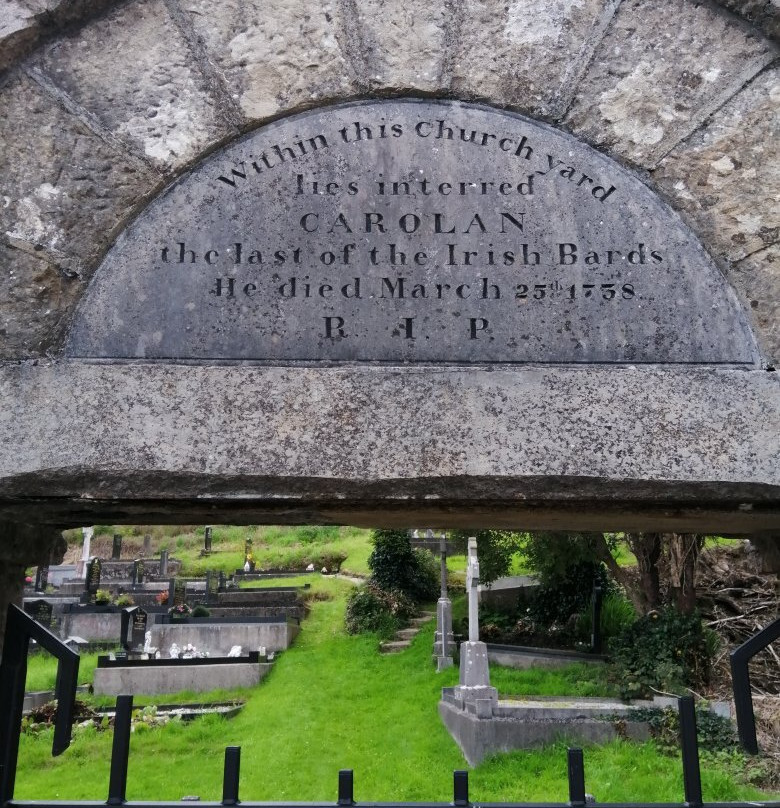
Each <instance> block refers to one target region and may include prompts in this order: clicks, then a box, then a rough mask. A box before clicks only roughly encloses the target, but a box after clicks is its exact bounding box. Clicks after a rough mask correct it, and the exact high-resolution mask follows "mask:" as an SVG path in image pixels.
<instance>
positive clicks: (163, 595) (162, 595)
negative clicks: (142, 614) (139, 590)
mask: <svg viewBox="0 0 780 808" xmlns="http://www.w3.org/2000/svg"><path fill="white" fill-rule="evenodd" d="M154 600H155V602H156V603H157V605H158V606H165V604H166V603H167V602H168V592H167V591H165V592H158V593H157V594H156V595H155V596H154Z"/></svg>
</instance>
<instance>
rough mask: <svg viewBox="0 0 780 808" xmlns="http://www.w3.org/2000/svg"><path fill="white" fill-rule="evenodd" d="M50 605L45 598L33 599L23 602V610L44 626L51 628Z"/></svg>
mask: <svg viewBox="0 0 780 808" xmlns="http://www.w3.org/2000/svg"><path fill="white" fill-rule="evenodd" d="M52 610H53V609H52V605H51V603H49V602H48V601H45V600H33V601H30V602H29V603H25V604H24V611H25V612H26V613H27V614H29V615H30V617H32V619H33V620H35V622H36V623H40V624H41V625H42V626H45V627H46V628H51V624H52Z"/></svg>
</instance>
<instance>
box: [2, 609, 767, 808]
mask: <svg viewBox="0 0 780 808" xmlns="http://www.w3.org/2000/svg"><path fill="white" fill-rule="evenodd" d="M30 638H34V639H36V640H37V641H38V642H39V643H40V644H41V645H42V646H43V647H44V648H45V649H46V650H48V651H49V652H50V653H52V654H54V655H55V656H56V657H57V659H58V660H59V667H58V676H57V688H56V694H57V698H58V710H57V723H56V728H55V735H54V744H53V748H52V753H53V754H55V755H56V754H59V753H61V752H63V751H64V750H65V749H66V748H67V747H68V744H69V743H70V727H71V722H72V716H73V708H74V701H75V693H76V680H77V676H78V655H77V654H75V653H74V652H72V651H70V649H68V648H67V647H66V646H65V645H63V644H62V643H61V642H60V641H59V640H58V639H57V638H56V637H55V636H54V635H53V634H51V633H50V632H48V631H47V630H46V629H44V628H43V627H42V626H40V625H39V624H37V623H36V622H35V621H34V620H32V618H30V617H29V616H28V615H26V614H25V613H24V612H22V611H21V610H20V609H18V608H17V607H15V606H12V607H10V609H9V614H8V622H7V628H6V635H5V648H4V652H3V660H2V663H1V664H0V712H2V722H1V723H0V761H1V765H2V767H3V768H2V773H1V774H2V777H1V779H0V788H2V791H0V808H28V807H29V808H44V807H45V806H52V807H53V808H55V807H56V808H96V807H97V806H100V805H109V806H126V808H181V802H164V801H152V802H148V801H146V802H129V801H127V798H126V795H127V770H128V759H129V755H130V733H131V730H132V712H133V697H132V696H119V697H117V701H116V715H115V718H114V738H113V746H112V750H111V770H110V775H109V784H108V796H107V798H106V800H105V801H101V800H94V801H86V800H58V801H51V800H46V801H39V800H14V798H13V793H14V781H15V774H16V763H17V757H18V752H19V739H20V725H21V717H22V706H23V701H24V682H25V674H26V669H27V646H28V644H29V640H30ZM679 712H680V728H681V753H682V769H683V783H682V791H683V800H682V801H681V802H677V803H653V802H635V803H628V802H623V803H599V802H598V801H596V800H593V799H592V798H590V797H589V796H588V795H587V792H586V787H585V760H584V755H583V751H582V749H569V750H568V752H567V764H568V790H569V799H568V801H566V802H547V803H497V802H481V801H472V799H471V797H470V795H469V780H468V772H467V771H456V772H454V774H453V792H452V800H451V801H450V802H440V803H433V802H431V803H428V802H426V803H401V802H390V803H376V802H362V803H358V802H356V801H355V797H354V782H353V774H352V771H351V770H348V769H347V770H342V771H340V772H339V774H338V795H337V798H336V801H335V802H329V801H325V802H309V803H300V802H298V803H291V802H248V801H243V800H241V799H240V797H239V780H240V770H241V748H240V747H238V746H228V747H227V748H226V749H225V762H224V769H223V780H222V800H221V801H216V802H206V801H200V802H199V805H200V806H201V808H221V806H235V805H238V804H239V803H240V804H241V805H242V806H245V807H246V808H302V806H306V808H337V807H338V806H342V808H343V807H344V806H355V808H381V807H382V806H385V807H387V808H389V806H398V808H452V806H456V807H457V808H463V807H464V806H472V805H473V806H479V808H584V806H586V805H588V806H592V808H780V801H770V802H708V803H705V802H704V801H703V795H702V785H701V773H700V772H701V770H700V766H699V748H698V741H697V730H696V711H695V706H694V702H693V698H692V697H690V696H685V697H683V698H681V699H679Z"/></svg>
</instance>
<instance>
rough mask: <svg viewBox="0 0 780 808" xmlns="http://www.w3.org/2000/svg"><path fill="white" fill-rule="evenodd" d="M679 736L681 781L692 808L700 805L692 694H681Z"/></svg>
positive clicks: (699, 770)
mask: <svg viewBox="0 0 780 808" xmlns="http://www.w3.org/2000/svg"><path fill="white" fill-rule="evenodd" d="M678 709H679V711H680V736H681V745H682V765H683V783H684V787H685V802H686V804H687V805H690V806H692V808H694V807H695V808H698V806H701V805H702V802H703V797H702V793H701V769H700V767H699V739H698V738H697V736H696V707H695V705H694V703H693V696H681V697H680V699H679V701H678Z"/></svg>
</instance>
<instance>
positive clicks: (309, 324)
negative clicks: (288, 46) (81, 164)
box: [67, 100, 758, 364]
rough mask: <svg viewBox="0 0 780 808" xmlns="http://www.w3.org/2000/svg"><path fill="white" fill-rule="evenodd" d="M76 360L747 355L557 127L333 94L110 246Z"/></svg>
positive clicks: (639, 207)
mask: <svg viewBox="0 0 780 808" xmlns="http://www.w3.org/2000/svg"><path fill="white" fill-rule="evenodd" d="M67 353H68V355H70V356H74V357H95V358H146V359H185V360H266V361H272V362H279V361H282V362H285V361H296V360H297V361H303V362H323V361H324V362H328V361H366V362H391V363H399V362H426V363H431V362H432V363H439V362H451V363H459V364H462V363H492V362H496V363H527V362H554V363H621V362H623V363H626V362H627V363H718V364H719V363H727V364H753V363H755V362H756V361H757V360H758V353H757V349H756V346H755V341H754V338H753V336H752V334H751V331H750V328H749V326H748V324H747V321H746V318H745V315H744V312H743V311H742V308H741V306H740V305H739V302H738V301H737V299H736V296H735V294H734V293H733V291H732V290H731V288H730V287H729V285H728V284H727V283H726V282H725V280H724V278H723V276H722V275H721V273H720V272H719V270H718V269H717V267H716V266H715V265H714V264H713V262H712V260H711V258H710V257H709V256H708V255H707V253H706V252H705V250H704V249H703V248H702V246H701V245H700V244H699V243H698V242H697V240H696V238H695V237H694V236H693V234H692V233H691V232H690V230H688V228H687V227H686V226H685V225H684V224H683V222H682V221H681V220H680V218H679V217H678V215H677V214H676V213H675V212H673V211H672V210H671V209H670V208H669V207H668V206H667V205H666V204H665V203H663V202H662V201H661V200H660V199H659V198H658V197H657V196H656V195H655V194H654V193H653V192H652V191H651V190H650V189H648V188H647V187H646V186H645V185H644V184H643V183H642V182H641V181H640V180H639V179H638V178H637V177H635V176H633V175H632V174H631V173H630V172H628V171H626V170H625V169H623V168H621V167H620V166H619V165H617V164H616V163H614V162H613V161H611V160H609V159H608V158H606V157H604V156H603V155H601V154H599V153H597V152H596V151H594V150H593V149H591V148H589V147H588V146H586V145H584V144H583V143H581V142H579V141H577V140H576V139H575V138H573V137H571V136H569V135H566V134H564V133H562V132H560V131H557V130H555V129H552V128H551V127H548V126H546V125H542V124H539V123H536V122H533V121H530V120H528V119H526V118H523V117H521V116H519V115H514V114H510V113H507V112H503V111H498V110H495V109H491V108H487V107H484V106H479V105H474V104H466V103H459V102H454V101H428V100H425V101H422V100H392V101H371V102H358V103H352V104H345V105H341V106H335V107H329V108H323V109H318V110H315V111H311V112H307V113H303V114H300V115H296V116H293V117H290V118H287V119H284V120H280V121H277V122H276V123H273V124H270V125H268V126H265V127H263V128H261V129H258V130H257V131H255V132H253V133H251V134H250V135H248V136H246V137H244V138H242V139H241V140H239V141H237V142H235V143H232V144H231V145H229V146H227V147H226V148H224V149H222V150H221V151H219V152H217V153H215V154H213V155H211V156H210V157H208V158H207V159H206V160H205V161H203V162H202V163H201V164H199V165H198V166H197V167H196V168H195V169H193V170H192V171H191V172H190V173H188V174H187V175H185V176H183V177H181V178H180V179H179V180H178V181H176V182H175V183H174V184H173V185H171V186H170V187H169V188H168V189H167V190H166V191H165V192H164V193H163V194H162V195H161V196H160V197H159V198H158V199H156V200H155V201H154V202H153V203H152V204H150V205H149V206H148V207H147V208H146V210H144V212H143V213H142V214H141V215H140V216H139V217H138V219H137V220H136V221H135V222H134V223H133V224H132V225H130V226H129V227H128V228H127V230H126V231H125V232H124V233H123V234H122V235H121V236H120V237H119V239H118V240H117V242H116V243H115V244H114V246H113V247H112V249H111V250H110V252H109V253H108V255H107V256H106V258H105V260H104V261H103V263H102V265H101V266H100V268H99V269H98V271H97V273H96V275H95V277H94V280H93V281H92V283H91V285H90V288H89V290H88V292H87V294H86V296H85V299H84V300H83V301H82V304H81V308H80V310H79V313H78V316H77V318H76V321H75V324H74V326H73V329H72V332H71V335H70V338H69V343H68V348H67Z"/></svg>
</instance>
